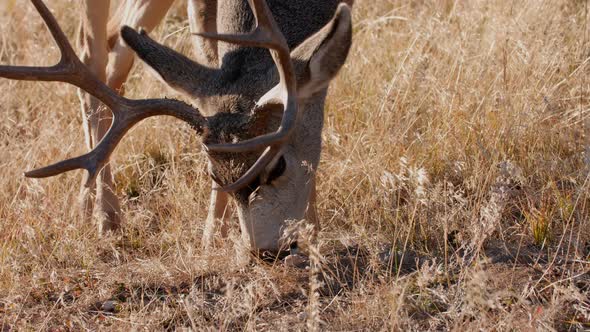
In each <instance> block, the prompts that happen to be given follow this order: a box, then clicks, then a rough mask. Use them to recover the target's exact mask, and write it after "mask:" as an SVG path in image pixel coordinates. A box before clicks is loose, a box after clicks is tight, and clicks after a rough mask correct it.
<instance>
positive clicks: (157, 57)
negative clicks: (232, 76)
mask: <svg viewBox="0 0 590 332" xmlns="http://www.w3.org/2000/svg"><path fill="white" fill-rule="evenodd" d="M121 37H122V38H123V40H124V41H125V43H126V44H127V45H128V46H129V47H130V48H131V49H132V50H133V51H135V53H136V54H137V56H138V57H139V58H140V59H141V60H143V61H144V62H145V63H146V64H147V65H148V66H150V67H151V68H152V69H153V70H154V71H155V72H156V73H157V75H158V76H159V78H160V79H162V80H163V81H164V82H165V83H166V84H168V85H170V86H171V87H172V88H174V89H177V90H180V91H181V92H184V93H187V94H189V95H191V96H194V97H200V96H208V95H212V94H213V92H212V86H213V85H214V83H215V81H216V79H215V77H216V76H217V70H215V69H211V68H207V67H205V66H202V65H200V64H198V63H196V62H194V61H192V60H191V59H189V58H187V57H186V56H184V55H182V54H180V53H178V52H176V51H174V50H173V49H171V48H168V47H166V46H164V45H161V44H159V43H157V42H156V41H154V40H153V39H151V38H150V37H149V36H148V35H147V33H146V32H145V31H144V30H143V29H140V31H139V33H138V32H137V31H135V30H134V29H132V28H130V27H128V26H123V28H121Z"/></svg>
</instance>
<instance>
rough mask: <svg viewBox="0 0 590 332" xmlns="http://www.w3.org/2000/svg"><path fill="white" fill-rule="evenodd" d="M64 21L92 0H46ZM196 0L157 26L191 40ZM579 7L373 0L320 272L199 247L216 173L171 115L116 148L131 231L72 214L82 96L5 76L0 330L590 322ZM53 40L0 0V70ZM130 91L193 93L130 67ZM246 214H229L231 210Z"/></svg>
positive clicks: (231, 242)
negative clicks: (61, 168) (58, 164)
mask: <svg viewBox="0 0 590 332" xmlns="http://www.w3.org/2000/svg"><path fill="white" fill-rule="evenodd" d="M47 2H48V6H49V7H50V8H51V9H52V10H53V11H54V13H55V14H56V16H57V18H58V20H59V22H61V24H62V26H63V28H64V30H65V31H66V33H67V34H68V35H69V36H70V37H71V38H74V36H75V34H76V30H77V27H78V24H79V22H80V18H79V12H78V11H77V9H78V6H79V4H78V2H77V1H65V0H51V1H47ZM183 6H184V5H183V4H182V3H181V2H179V4H178V6H177V8H175V9H174V10H173V11H172V12H171V13H170V14H169V15H168V17H167V19H166V22H165V24H162V25H161V27H160V28H159V29H158V30H157V31H156V32H154V33H153V35H154V36H156V37H157V39H158V40H160V41H162V42H164V43H165V44H166V45H169V46H171V47H173V48H175V49H179V50H181V51H183V52H184V53H186V54H188V53H189V52H190V44H189V32H188V29H187V28H186V27H187V19H186V14H185V11H184V9H183ZM587 15H588V8H587V2H585V1H581V0H551V1H548V0H546V1H541V0H523V1H501V0H490V1H485V0H473V1H471V0H470V1H458V0H457V1H451V0H446V1H443V0H440V1H439V0H412V1H405V0H373V1H370V0H358V1H357V4H356V5H355V8H354V30H355V33H354V45H353V49H352V51H351V54H350V56H349V59H348V62H347V64H346V66H345V68H344V69H343V70H342V72H341V73H340V75H339V77H338V78H337V79H336V80H335V82H334V83H333V84H332V85H331V88H330V95H329V99H328V103H327V107H326V121H325V129H324V135H323V136H324V137H323V140H324V150H323V155H322V163H321V165H320V168H319V183H318V193H319V206H318V208H319V214H320V219H321V224H322V227H321V231H320V233H319V240H318V243H315V244H312V249H313V248H316V249H318V248H319V253H320V255H319V257H316V259H319V261H320V262H321V264H320V270H319V272H318V271H314V270H313V269H312V270H311V271H310V270H298V269H293V268H287V267H285V266H283V265H282V264H280V263H279V264H276V265H274V266H271V265H269V264H265V263H261V262H257V261H253V260H252V259H249V256H248V255H246V254H244V250H243V249H242V247H241V245H240V242H239V240H238V239H239V230H238V227H237V223H236V224H235V225H234V226H233V227H234V229H233V234H232V235H231V236H230V238H229V239H225V240H221V239H220V240H219V241H217V243H216V247H215V250H210V251H204V250H202V249H201V245H200V238H201V235H202V232H203V226H204V219H205V218H206V215H207V205H208V195H209V186H210V180H209V178H208V175H207V174H206V171H205V169H206V168H205V164H206V157H205V155H204V154H203V153H202V152H201V146H200V142H199V139H198V137H196V135H194V133H193V131H192V130H191V129H190V128H189V127H188V126H186V125H184V124H182V123H180V122H178V121H176V120H173V119H168V118H156V119H153V118H152V119H149V120H147V121H145V122H144V123H143V124H141V125H140V126H138V127H137V128H135V129H133V130H132V131H131V132H130V134H129V135H128V137H127V138H126V139H125V140H124V141H123V142H122V144H121V146H120V147H119V148H118V149H117V151H116V152H115V154H114V158H113V163H114V173H115V178H116V183H117V193H118V195H119V196H120V197H121V198H122V200H123V205H124V213H125V223H124V226H123V229H122V232H121V233H120V234H116V235H109V236H105V237H103V238H100V237H99V236H98V235H97V231H96V230H97V226H96V225H95V224H90V223H85V222H84V221H83V220H82V219H81V218H79V217H78V216H77V214H76V210H75V206H76V196H77V194H78V190H79V183H80V177H81V172H71V173H68V174H65V175H61V176H57V177H55V178H50V179H43V180H32V179H25V178H24V177H23V176H22V172H23V171H24V170H28V169H31V168H33V167H38V166H43V165H47V164H49V163H51V162H54V161H58V160H61V159H63V158H66V157H71V156H75V155H78V154H80V153H82V152H83V151H84V143H83V142H84V135H83V131H82V124H81V116H80V114H79V113H80V112H79V104H78V98H77V96H76V93H75V89H74V88H72V87H70V86H66V85H65V84H60V83H35V82H15V81H8V80H4V79H0V91H1V93H0V128H1V129H0V142H1V143H0V144H1V150H0V170H1V177H0V188H1V190H0V331H2V332H5V331H12V330H55V331H64V330H72V331H78V330H83V329H89V330H129V329H134V330H144V329H147V330H163V329H169V330H174V329H182V328H184V329H192V330H203V329H211V330H220V331H230V330H267V331H275V330H304V329H307V328H309V329H311V330H314V329H321V330H334V331H359V330H371V331H373V330H416V331H423V330H455V331H472V330H498V331H506V330H546V331H551V330H559V331H576V330H578V331H580V330H584V329H586V330H587V329H590V300H589V297H590V295H589V294H590V275H589V271H590V260H589V254H590V221H589V218H590V204H589V203H590V190H589V185H590V183H589V174H590V173H589V171H590V155H588V153H590V137H588V136H587V133H586V130H587V127H588V126H589V125H590V122H589V120H588V112H589V111H590V78H589V77H588V75H589V74H590V43H589V40H588V39H589V24H588V17H587ZM57 59H58V51H57V49H56V47H55V46H54V44H53V42H52V40H51V38H50V36H49V34H48V33H47V31H46V29H45V26H44V25H43V23H42V21H41V19H40V18H39V16H38V15H37V13H36V12H35V10H34V8H33V7H32V5H31V4H30V3H28V1H24V0H23V1H21V0H17V1H9V0H1V1H0V63H2V64H28V65H33V64H37V65H48V64H53V63H55V62H56V61H57ZM127 92H128V95H129V96H131V97H135V98H140V97H148V96H151V97H157V96H164V95H166V96H170V97H178V96H177V95H175V94H174V93H173V92H172V91H171V90H169V89H167V88H166V87H165V86H164V85H163V84H161V83H159V81H157V80H156V79H154V78H153V77H152V76H150V75H149V74H148V73H147V72H146V71H145V70H144V69H143V67H142V66H141V65H138V66H136V67H135V69H134V71H133V73H132V76H131V77H130V80H129V83H128V85H127ZM234 218H235V217H234Z"/></svg>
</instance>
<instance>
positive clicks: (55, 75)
mask: <svg viewBox="0 0 590 332" xmlns="http://www.w3.org/2000/svg"><path fill="white" fill-rule="evenodd" d="M31 2H32V4H33V5H34V7H35V8H36V10H37V11H38V13H39V14H40V16H41V18H42V19H43V20H44V22H45V25H46V26H47V28H48V30H49V32H50V33H51V35H52V37H53V39H54V41H55V43H56V45H57V47H58V49H59V51H60V53H61V59H60V60H59V62H58V63H57V64H56V65H54V66H50V67H35V66H11V65H2V66H0V77H2V78H6V79H12V80H28V81H46V82H63V83H68V84H71V85H74V86H76V87H78V89H79V97H80V101H81V108H82V116H83V119H84V121H83V122H84V126H85V128H84V130H85V138H86V144H87V148H88V150H89V152H87V153H86V154H83V155H81V156H78V157H74V158H71V159H66V160H63V161H60V162H57V163H55V164H52V165H50V166H46V167H42V168H39V169H35V170H32V171H28V172H25V176H26V177H28V178H46V177H51V176H55V175H58V174H62V173H65V172H69V171H72V170H78V169H81V170H85V171H86V172H85V173H84V174H85V175H84V178H83V181H82V189H81V194H80V197H81V202H82V209H83V211H84V212H83V213H84V214H85V215H86V216H87V217H88V216H92V210H93V209H94V210H98V211H95V213H94V214H95V215H96V214H98V215H101V216H102V221H101V222H100V223H99V231H100V232H106V231H111V230H116V229H117V228H119V227H120V224H121V219H122V217H121V208H120V204H119V201H118V199H117V196H116V195H115V192H114V189H113V180H112V173H111V168H110V165H109V158H110V156H111V155H112V153H113V152H114V150H115V149H116V147H117V145H118V144H119V142H121V140H122V139H123V137H124V136H125V135H126V133H127V132H128V131H129V130H130V129H131V128H132V127H133V126H135V125H136V124H138V123H140V122H141V121H142V120H144V119H146V118H149V117H153V116H172V117H175V118H177V119H179V120H181V121H183V122H186V123H187V124H188V125H190V126H191V127H192V129H194V132H195V133H196V135H199V136H200V138H201V141H202V148H203V151H204V153H205V154H206V155H207V157H208V167H207V170H208V173H209V175H210V177H211V180H212V181H211V182H212V186H211V187H212V190H211V196H210V204H209V211H208V216H207V219H206V222H205V227H204V235H203V243H204V244H205V245H206V246H207V245H209V244H210V242H211V239H210V238H211V236H212V235H211V234H212V233H213V232H214V229H215V228H216V227H217V225H218V224H221V225H222V226H221V228H222V235H224V234H223V233H224V232H227V222H228V220H229V219H228V218H229V215H230V213H229V212H228V211H229V209H230V207H232V206H231V202H233V209H234V210H235V212H236V213H237V217H238V220H239V225H240V231H241V234H242V237H243V238H244V241H245V243H246V244H247V245H248V246H249V248H250V250H251V251H252V252H257V253H261V252H266V253H274V254H278V253H282V252H284V251H285V250H288V248H289V247H291V248H292V247H293V246H294V243H293V242H292V241H291V240H288V239H285V237H284V236H283V234H282V233H283V231H284V230H285V228H286V227H287V225H288V223H289V222H290V221H294V220H306V221H308V222H311V223H319V220H318V216H317V212H316V206H315V205H316V174H317V166H318V164H319V160H320V153H321V147H322V139H321V132H322V127H323V119H324V105H325V100H326V96H327V90H328V87H329V84H330V82H331V81H332V80H333V79H334V78H335V77H336V75H337V74H338V72H339V71H340V69H341V68H342V67H343V65H344V63H345V61H346V58H347V56H348V53H349V50H350V48H351V44H352V17H351V7H352V5H353V4H352V0H348V1H345V2H341V0H322V1H318V0H289V1H284V0H248V1H244V0H223V1H217V0H188V5H187V11H188V18H189V27H190V29H191V32H192V36H193V37H191V38H193V40H192V41H193V45H194V58H193V59H191V58H189V57H188V56H185V55H183V54H181V53H179V52H177V51H175V50H173V49H171V48H169V47H167V46H164V45H162V44H160V43H158V42H157V41H155V40H154V39H152V38H151V37H150V36H149V33H150V32H151V31H152V30H153V29H154V28H155V27H156V26H157V25H158V24H159V22H160V21H161V20H162V19H163V17H164V16H165V15H166V12H167V11H168V9H169V8H170V7H171V6H172V3H173V0H124V1H122V2H121V4H120V5H119V7H118V9H117V10H116V11H115V13H114V15H113V16H112V18H110V19H109V6H110V4H109V2H110V1H108V0H107V1H105V0H86V1H84V3H83V4H82V8H83V11H84V16H85V23H84V24H83V28H82V31H83V33H82V34H81V38H80V39H81V42H82V43H81V44H82V49H83V50H82V56H81V57H78V56H77V54H76V52H75V51H74V48H73V46H72V45H71V44H70V42H69V40H68V38H67V36H66V35H65V34H64V32H63V31H62V29H61V28H60V25H59V24H58V22H57V20H56V18H55V17H54V16H53V14H52V13H51V11H50V10H49V9H48V8H47V6H46V5H45V4H44V2H43V1H42V0H31ZM135 57H138V58H139V59H141V61H142V62H143V63H144V65H146V66H147V67H148V68H150V69H151V70H152V71H153V72H154V73H155V75H156V76H157V77H158V78H159V79H161V80H162V81H163V82H164V83H166V84H167V85H168V86H169V87H171V88H172V89H174V90H176V91H179V92H180V93H182V94H184V95H186V96H188V97H189V98H190V101H191V105H189V104H188V103H186V102H183V101H180V100H177V99H169V98H153V99H128V98H126V97H124V96H123V95H124V83H125V81H126V79H127V76H128V74H129V72H130V70H131V68H132V66H133V62H134V59H135ZM93 197H95V198H94V199H93ZM93 200H94V201H93ZM93 203H94V204H93ZM224 229H225V230H224ZM290 241H291V242H290Z"/></svg>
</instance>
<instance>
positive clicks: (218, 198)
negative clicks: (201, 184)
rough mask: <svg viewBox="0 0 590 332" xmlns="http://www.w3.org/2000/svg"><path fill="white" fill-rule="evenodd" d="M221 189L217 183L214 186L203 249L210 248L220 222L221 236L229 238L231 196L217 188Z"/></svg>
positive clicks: (204, 232)
mask: <svg viewBox="0 0 590 332" xmlns="http://www.w3.org/2000/svg"><path fill="white" fill-rule="evenodd" d="M217 187H219V186H218V185H217V184H216V183H215V182H213V184H212V189H211V200H210V202H209V213H208V214H207V221H206V222H205V230H204V231H203V239H202V241H201V243H202V245H203V248H206V249H207V248H210V247H211V243H212V242H213V236H214V235H215V227H216V224H217V223H218V222H220V223H221V230H220V231H221V236H222V237H224V238H225V237H227V234H228V231H229V217H230V215H231V211H230V206H229V205H230V204H229V195H228V194H227V193H224V192H222V191H219V190H215V188H217Z"/></svg>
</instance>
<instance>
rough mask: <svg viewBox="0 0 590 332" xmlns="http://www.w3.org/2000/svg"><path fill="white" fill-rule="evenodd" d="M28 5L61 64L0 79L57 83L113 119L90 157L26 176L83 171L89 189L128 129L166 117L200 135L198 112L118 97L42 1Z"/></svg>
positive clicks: (5, 71) (16, 69)
mask: <svg viewBox="0 0 590 332" xmlns="http://www.w3.org/2000/svg"><path fill="white" fill-rule="evenodd" d="M31 2H32V3H33V5H34V6H35V8H37V11H39V13H40V15H41V17H42V18H43V20H44V21H45V23H46V25H47V27H48V28H49V30H50V32H51V34H52V36H53V38H54V39H55V41H56V43H57V45H58V47H59V49H60V51H61V60H60V61H59V63H58V64H56V65H54V66H51V67H25V66H0V77H4V78H9V79H16V80H28V81H60V82H66V83H70V84H73V85H75V86H77V87H79V88H81V89H82V90H84V91H86V92H88V93H89V94H91V95H93V96H94V97H96V98H97V99H99V100H100V101H102V102H103V103H104V104H105V105H106V106H108V107H109V108H110V109H111V111H112V112H113V115H114V118H113V122H112V124H111V128H110V129H109V131H108V132H107V134H106V135H105V137H103V139H102V140H101V141H100V142H99V143H98V145H97V146H96V147H95V148H94V149H93V150H92V151H90V152H89V153H87V154H85V155H82V156H79V157H76V158H72V159H68V160H65V161H61V162H58V163H56V164H53V165H51V166H47V167H43V168H41V169H37V170H34V171H30V172H27V173H25V176H27V177H35V178H42V177H49V176H54V175H57V174H61V173H64V172H67V171H71V170H74V169H86V170H87V171H88V173H89V177H88V181H87V183H86V185H90V184H91V183H92V182H93V181H94V180H95V178H96V175H97V174H98V172H99V171H100V170H101V169H102V168H103V167H104V165H106V164H107V163H108V160H109V157H110V155H111V154H112V152H113V151H114V150H115V148H116V147H117V144H118V143H119V142H120V141H121V139H122V138H123V137H124V136H125V134H126V133H127V132H128V131H129V129H131V128H132V127H133V126H134V125H135V124H137V123H139V122H140V121H141V120H143V119H145V118H148V117H151V116H156V115H169V116H173V117H176V118H178V119H181V120H183V121H185V122H188V123H189V124H190V125H191V126H192V127H193V128H195V129H196V130H197V131H198V132H202V131H203V130H204V128H205V127H206V126H207V120H206V119H205V118H204V117H203V116H202V115H201V114H200V113H199V112H198V110H195V109H194V108H192V107H191V106H189V105H188V104H186V103H184V102H182V101H179V100H174V99H145V100H131V99H127V98H124V97H121V96H119V95H118V94H117V93H116V92H115V91H114V90H112V89H111V88H109V87H108V86H106V85H105V84H104V83H103V82H102V81H101V80H100V79H98V78H97V77H96V76H95V75H94V74H93V73H92V72H91V71H90V70H89V69H88V68H87V67H86V66H85V65H84V64H83V63H82V61H80V59H79V58H78V57H77V56H76V54H75V52H74V50H73V48H72V46H71V44H70V42H69V41H68V39H67V37H66V36H65V34H64V33H63V31H62V30H61V28H60V27H59V24H58V23H57V20H56V19H55V17H54V16H53V14H51V12H50V11H49V9H48V8H47V7H46V6H45V4H44V3H43V1H42V0H31ZM125 28H127V27H125ZM125 28H124V29H125ZM127 29H129V28H127Z"/></svg>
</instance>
